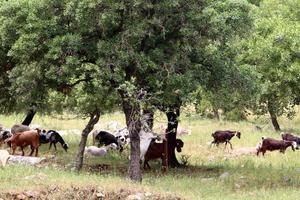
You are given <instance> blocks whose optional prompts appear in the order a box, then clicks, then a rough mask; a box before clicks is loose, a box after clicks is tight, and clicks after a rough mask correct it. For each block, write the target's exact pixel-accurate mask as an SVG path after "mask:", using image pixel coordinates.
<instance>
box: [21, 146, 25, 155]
mask: <svg viewBox="0 0 300 200" xmlns="http://www.w3.org/2000/svg"><path fill="white" fill-rule="evenodd" d="M20 148H21V151H22V156H24V155H25V152H24V149H23V147H20Z"/></svg>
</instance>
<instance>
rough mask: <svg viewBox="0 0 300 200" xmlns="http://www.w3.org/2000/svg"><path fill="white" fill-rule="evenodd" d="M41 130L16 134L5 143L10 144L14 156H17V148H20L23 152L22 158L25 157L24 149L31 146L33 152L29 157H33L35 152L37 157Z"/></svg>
mask: <svg viewBox="0 0 300 200" xmlns="http://www.w3.org/2000/svg"><path fill="white" fill-rule="evenodd" d="M40 132H41V131H40V130H39V129H36V130H30V131H24V132H16V133H15V134H13V136H12V137H10V138H8V139H7V140H5V142H10V144H11V148H12V155H14V154H15V151H16V148H17V147H20V148H21V150H22V156H24V154H25V153H24V148H25V147H26V146H28V145H30V148H31V152H30V154H29V156H31V155H32V154H33V152H34V150H35V156H36V157H37V155H38V149H39V146H40V141H39V134H40Z"/></svg>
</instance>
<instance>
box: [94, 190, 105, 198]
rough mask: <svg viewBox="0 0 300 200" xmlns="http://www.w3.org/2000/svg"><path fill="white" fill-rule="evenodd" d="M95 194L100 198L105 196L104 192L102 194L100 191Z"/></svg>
mask: <svg viewBox="0 0 300 200" xmlns="http://www.w3.org/2000/svg"><path fill="white" fill-rule="evenodd" d="M96 196H97V198H99V199H102V198H104V197H105V194H103V193H102V192H98V193H97V194H96Z"/></svg>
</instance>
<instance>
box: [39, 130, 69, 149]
mask: <svg viewBox="0 0 300 200" xmlns="http://www.w3.org/2000/svg"><path fill="white" fill-rule="evenodd" d="M49 142H50V146H49V149H51V146H52V144H53V146H54V149H55V151H56V143H58V142H59V143H60V144H61V145H62V147H63V149H64V150H65V151H66V152H67V150H68V148H69V145H68V144H67V143H66V142H65V141H64V139H63V138H62V137H61V135H60V134H59V133H58V132H56V131H54V130H49V131H47V132H46V131H45V130H43V131H42V132H41V134H40V143H41V144H46V143H49Z"/></svg>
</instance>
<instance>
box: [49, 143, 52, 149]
mask: <svg viewBox="0 0 300 200" xmlns="http://www.w3.org/2000/svg"><path fill="white" fill-rule="evenodd" d="M51 146H52V142H50V146H49V150H50V149H51Z"/></svg>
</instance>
